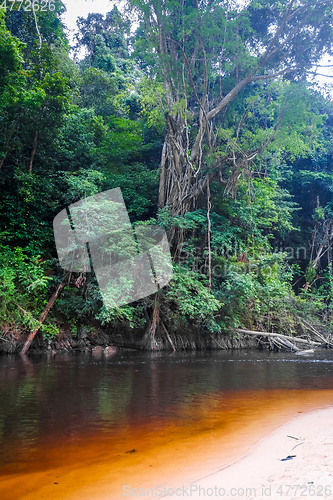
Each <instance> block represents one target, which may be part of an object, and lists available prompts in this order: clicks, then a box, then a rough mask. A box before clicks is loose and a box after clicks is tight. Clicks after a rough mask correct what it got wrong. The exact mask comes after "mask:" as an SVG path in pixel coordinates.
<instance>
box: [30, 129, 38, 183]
mask: <svg viewBox="0 0 333 500" xmlns="http://www.w3.org/2000/svg"><path fill="white" fill-rule="evenodd" d="M37 140H38V132H37V131H36V132H35V137H34V142H33V144H32V151H31V155H30V161H29V174H31V172H32V164H33V162H34V158H35V154H36V150H37Z"/></svg>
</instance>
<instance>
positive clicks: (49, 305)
mask: <svg viewBox="0 0 333 500" xmlns="http://www.w3.org/2000/svg"><path fill="white" fill-rule="evenodd" d="M67 278H68V274H66V276H65V278H64V279H63V281H62V283H60V285H58V287H57V289H56V291H55V292H54V294H53V295H52V297H51V298H50V300H49V301H48V303H47V304H46V306H45V309H44V311H43V312H42V314H41V315H40V318H39V320H38V321H39V324H38V327H37V328H36V329H35V330H34V331H33V332H31V333H30V334H29V336H28V338H27V340H26V341H25V343H24V346H23V349H22V351H21V353H20V354H26V353H27V351H28V349H29V347H30V345H31V342H32V341H33V339H34V338H35V336H36V333H37V332H38V330H39V329H40V327H41V326H42V324H43V323H44V321H45V319H46V317H47V315H48V314H49V312H50V311H51V309H52V307H53V304H54V303H55V301H56V300H57V298H58V296H59V295H60V292H61V291H62V289H63V288H64V286H65V284H66V280H67Z"/></svg>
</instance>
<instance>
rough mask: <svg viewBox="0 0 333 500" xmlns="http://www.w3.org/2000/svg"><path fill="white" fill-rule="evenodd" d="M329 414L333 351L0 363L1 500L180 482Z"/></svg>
mask: <svg viewBox="0 0 333 500" xmlns="http://www.w3.org/2000/svg"><path fill="white" fill-rule="evenodd" d="M328 406H333V350H318V351H316V352H315V354H314V355H313V356H311V357H307V358H305V357H304V358H302V357H300V356H296V355H295V354H292V353H268V352H260V351H241V352H237V351H233V352H226V351H222V352H220V351H216V352H204V353H181V352H179V353H178V352H177V353H175V354H172V355H170V354H169V353H140V352H134V351H133V352H121V351H119V352H117V353H116V354H115V355H114V356H113V357H111V358H104V357H100V358H96V357H93V356H92V355H90V354H80V355H56V356H55V357H54V358H46V357H29V358H26V359H25V360H22V359H21V358H19V357H10V356H9V357H8V356H6V357H0V499H1V500H21V499H24V500H32V499H34V500H39V499H52V500H58V499H66V500H75V499H81V500H85V499H87V500H95V499H121V498H126V497H127V496H128V493H127V492H128V491H129V488H131V489H132V488H138V489H139V488H147V487H148V486H149V487H152V488H153V487H155V488H156V486H157V485H160V486H161V487H163V486H170V485H175V484H183V483H185V482H188V481H191V480H194V479H196V478H198V477H201V476H204V475H205V474H208V473H209V472H210V471H213V470H217V469H219V468H221V467H223V466H225V465H227V464H229V463H231V462H233V461H235V460H236V459H237V458H239V457H240V456H242V455H243V454H245V453H246V452H247V451H248V450H249V448H250V447H251V446H253V445H254V444H255V443H256V442H258V440H260V439H261V438H262V437H264V436H266V435H267V434H269V433H270V432H272V431H273V430H274V429H276V428H277V427H278V426H280V425H282V424H283V423H285V422H286V421H288V420H290V419H291V418H294V417H295V416H297V415H298V414H299V413H303V412H308V411H313V410H316V409H319V408H326V407H328ZM125 486H127V489H125V488H124V487H125ZM158 491H159V490H158ZM130 498H131V497H130ZM146 498H147V497H146Z"/></svg>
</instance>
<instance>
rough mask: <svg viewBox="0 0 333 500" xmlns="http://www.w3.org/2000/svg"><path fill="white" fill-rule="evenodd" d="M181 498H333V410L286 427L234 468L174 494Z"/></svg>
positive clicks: (308, 416) (322, 411)
mask: <svg viewBox="0 0 333 500" xmlns="http://www.w3.org/2000/svg"><path fill="white" fill-rule="evenodd" d="M287 458H288V459H287ZM286 459H287V460H286ZM171 494H172V491H171V490H169V496H167V497H166V498H170V497H171V498H172V496H171ZM182 497H183V498H191V500H199V499H200V500H201V499H202V498H220V499H221V498H223V499H231V498H237V499H240V498H242V499H246V500H253V499H256V500H264V499H265V500H266V499H268V498H271V499H274V500H275V499H279V498H280V499H284V498H285V499H287V498H288V499H292V500H296V499H304V498H333V408H329V409H325V410H318V411H315V412H313V413H310V414H306V415H302V416H299V417H297V418H295V419H294V420H292V421H290V422H288V423H287V424H285V425H283V426H282V427H280V428H278V429H277V430H276V431H274V432H273V433H271V434H270V435H269V436H268V437H266V438H264V439H262V440H261V441H260V442H259V443H258V444H256V445H255V446H254V447H253V448H251V450H250V451H249V452H248V453H247V454H246V456H245V457H243V458H241V459H240V460H238V461H237V462H235V463H234V464H232V465H230V466H228V467H225V468H223V469H222V470H218V471H215V472H212V473H211V474H209V475H206V476H205V477H202V478H200V479H198V480H196V481H193V482H191V483H189V484H186V485H184V487H182V488H180V489H178V490H176V489H175V490H174V496H173V498H182ZM160 498H161V496H160Z"/></svg>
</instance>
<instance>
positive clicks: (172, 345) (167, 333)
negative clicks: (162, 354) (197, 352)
mask: <svg viewBox="0 0 333 500" xmlns="http://www.w3.org/2000/svg"><path fill="white" fill-rule="evenodd" d="M161 325H162V327H163V330H164V331H165V335H166V336H167V339H168V341H169V342H170V344H171V347H172V349H173V352H176V348H175V346H174V343H173V342H172V340H171V337H170V335H169V332H168V330H167V329H166V327H165V324H164V323H163V321H161Z"/></svg>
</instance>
